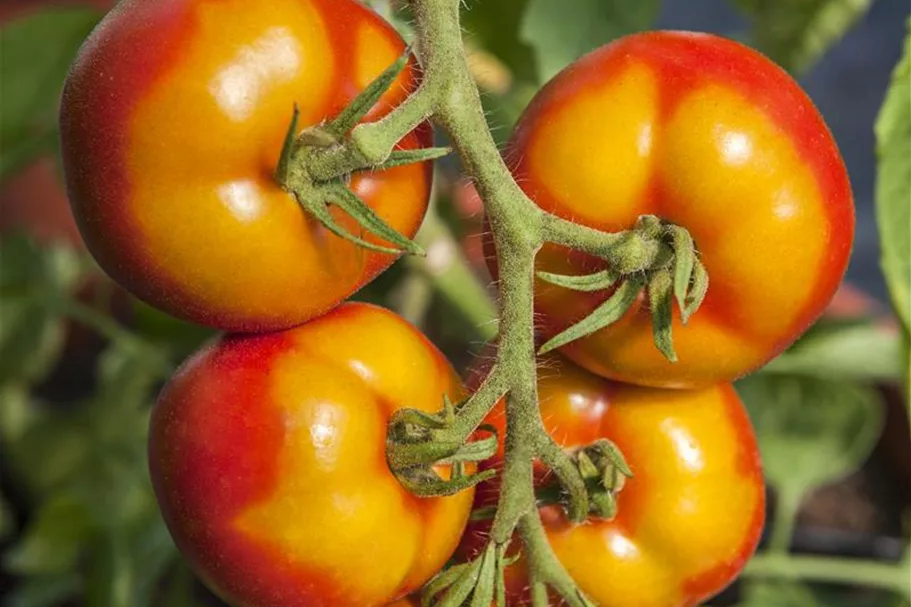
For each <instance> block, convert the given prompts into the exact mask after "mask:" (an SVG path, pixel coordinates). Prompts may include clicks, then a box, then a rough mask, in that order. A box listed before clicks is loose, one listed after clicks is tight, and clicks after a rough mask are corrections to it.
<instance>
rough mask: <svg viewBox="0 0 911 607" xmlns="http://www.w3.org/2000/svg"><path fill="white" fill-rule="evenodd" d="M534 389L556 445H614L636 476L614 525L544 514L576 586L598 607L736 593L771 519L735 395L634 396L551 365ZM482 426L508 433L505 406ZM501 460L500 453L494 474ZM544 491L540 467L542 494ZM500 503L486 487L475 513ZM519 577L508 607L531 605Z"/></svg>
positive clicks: (474, 532)
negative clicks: (734, 584) (729, 589)
mask: <svg viewBox="0 0 911 607" xmlns="http://www.w3.org/2000/svg"><path fill="white" fill-rule="evenodd" d="M538 388H539V392H540V403H541V415H542V417H543V419H544V424H545V426H546V427H547V430H548V432H549V433H550V434H551V436H553V438H554V440H556V441H557V442H558V443H559V444H560V445H562V446H564V447H566V448H567V449H573V448H578V447H582V446H585V445H587V444H590V443H592V442H594V441H596V440H598V439H601V438H607V439H610V440H611V441H613V442H614V443H615V444H616V445H617V446H618V447H619V448H620V450H621V451H622V452H623V455H624V456H625V458H626V461H627V463H628V464H629V466H630V468H631V469H632V471H633V474H634V477H633V478H631V479H629V480H627V481H626V484H625V486H624V487H623V489H622V491H620V493H619V494H618V495H617V506H618V508H619V511H618V515H617V517H616V518H615V519H613V520H611V521H605V520H594V519H592V520H589V521H587V522H586V523H585V524H582V525H572V524H570V523H569V522H568V521H567V520H566V519H565V518H564V516H563V514H562V509H560V508H559V507H557V506H547V507H542V508H541V515H542V519H543V520H544V523H545V526H546V528H547V535H548V539H549V541H550V544H551V546H552V547H553V549H554V551H555V552H556V555H557V557H558V558H559V560H560V561H561V562H562V563H563V565H564V566H565V567H566V569H567V570H568V572H569V573H570V575H572V577H573V578H574V579H575V580H576V582H577V583H578V584H579V587H580V588H581V589H582V590H583V591H584V592H586V593H587V594H588V595H589V596H590V597H591V598H592V599H593V600H594V601H595V602H596V603H597V604H598V605H600V606H601V607H691V606H694V605H697V604H700V603H701V601H703V600H704V599H706V598H708V597H710V596H712V595H714V594H716V593H718V592H719V591H720V590H721V589H723V588H724V587H725V586H726V585H727V584H729V583H730V582H731V580H733V579H734V577H735V576H736V575H737V573H738V572H739V571H740V570H741V569H742V568H743V566H744V564H745V563H746V561H747V559H748V558H749V557H750V556H751V555H752V553H753V551H754V549H755V547H756V544H757V542H758V540H759V536H760V533H761V531H762V525H763V520H764V514H765V492H764V488H763V480H762V470H761V464H760V460H759V450H758V446H757V444H756V438H755V436H754V434H753V431H752V428H751V426H750V422H749V419H748V417H747V414H746V411H745V409H744V407H743V405H742V404H741V402H740V400H739V398H738V397H737V394H736V393H735V392H734V389H733V387H732V386H731V385H729V384H722V385H718V386H714V387H711V388H708V389H704V390H663V389H656V388H644V387H639V386H632V385H629V384H622V383H618V382H613V381H611V380H607V379H604V378H601V377H598V376H596V375H593V374H591V373H588V372H587V371H585V370H583V369H581V368H579V367H576V366H575V365H573V364H572V363H570V362H567V361H565V360H564V359H561V358H559V357H558V356H548V357H546V358H545V360H544V362H543V364H542V368H541V371H540V374H539V380H538ZM487 422H488V423H490V424H492V425H494V426H495V427H496V428H497V429H498V430H499V431H500V436H503V435H504V430H505V426H506V420H505V416H504V410H503V405H502V403H500V404H498V405H497V407H496V408H495V409H494V411H493V412H492V413H491V414H490V416H489V418H488V420H487ZM501 457H502V446H501V454H500V455H499V456H498V457H497V458H496V459H494V460H493V461H492V462H490V463H488V464H487V465H493V466H499V465H500V460H499V458H501ZM546 482H548V479H547V478H546V476H545V474H544V470H543V469H541V468H539V469H538V471H537V474H536V484H538V485H540V484H543V483H546ZM496 499H497V489H496V487H495V485H494V484H493V483H489V484H487V485H482V486H481V487H479V489H478V492H477V498H476V502H477V504H476V505H477V506H478V507H484V506H490V505H493V504H495V503H496ZM488 530H489V522H488V523H472V524H471V526H470V527H469V530H468V532H467V533H466V537H465V539H464V540H463V546H462V548H461V550H460V552H461V553H463V555H465V556H470V555H471V554H472V553H474V552H476V551H477V549H478V547H479V546H483V542H484V541H486V534H487V531H488ZM517 542H518V540H516V543H517ZM523 567H524V564H522V563H519V564H517V565H515V566H514V567H513V568H511V569H509V570H508V571H507V576H508V584H509V588H510V590H509V592H510V593H511V596H512V599H511V604H525V600H526V599H525V598H523V597H522V590H523V589H524V588H525V587H526V584H527V582H526V578H525V575H524V569H523ZM526 598H527V597H526Z"/></svg>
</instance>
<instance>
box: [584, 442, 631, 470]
mask: <svg viewBox="0 0 911 607" xmlns="http://www.w3.org/2000/svg"><path fill="white" fill-rule="evenodd" d="M588 449H589V450H592V451H594V452H595V453H597V454H599V455H600V456H601V457H603V458H605V459H606V460H607V461H609V462H610V463H611V464H612V465H613V466H614V467H616V469H617V470H618V471H619V472H620V473H621V474H623V475H624V476H626V477H627V478H633V471H632V469H630V467H629V464H627V463H626V458H625V457H623V452H622V451H620V447H618V446H617V445H616V444H615V443H614V442H613V441H610V440H608V439H606V438H600V439H598V440H596V441H595V442H594V443H592V444H591V445H589V446H588Z"/></svg>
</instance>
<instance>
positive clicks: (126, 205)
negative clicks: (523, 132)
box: [61, 0, 431, 331]
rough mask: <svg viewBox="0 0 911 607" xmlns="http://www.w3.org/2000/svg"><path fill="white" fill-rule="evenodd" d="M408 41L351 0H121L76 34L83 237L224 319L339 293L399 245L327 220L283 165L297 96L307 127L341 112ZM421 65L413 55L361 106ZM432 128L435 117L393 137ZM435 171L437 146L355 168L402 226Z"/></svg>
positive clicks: (176, 302) (68, 125)
mask: <svg viewBox="0 0 911 607" xmlns="http://www.w3.org/2000/svg"><path fill="white" fill-rule="evenodd" d="M404 48H405V46H404V43H403V41H402V40H401V38H400V37H399V36H398V34H397V33H396V32H395V31H394V30H393V29H392V27H391V26H390V25H389V24H387V23H386V22H385V21H383V20H382V19H381V18H380V17H379V16H378V15H376V14H375V13H373V12H372V11H370V10H369V9H368V8H366V7H364V6H363V5H362V4H360V3H359V2H356V1H354V0H274V1H271V0H270V2H250V1H249V0H218V1H213V0H157V1H155V2H149V1H147V0H124V1H123V2H121V3H120V4H119V5H118V6H117V8H116V9H114V10H113V11H112V12H111V13H109V14H108V15H107V17H106V18H105V19H104V20H103V21H102V23H101V24H100V25H99V27H98V28H97V29H96V30H95V31H94V32H93V34H92V35H91V36H90V37H89V39H88V41H87V42H86V44H85V45H84V46H83V48H82V50H81V51H80V53H79V56H78V57H77V59H76V61H75V63H74V65H73V68H72V71H71V73H70V75H69V78H68V80H67V83H66V87H65V90H64V95H63V102H62V109H61V137H62V144H63V145H62V149H63V161H64V168H65V173H66V182H67V187H68V191H69V195H70V200H71V203H72V206H73V210H74V214H75V216H76V219H77V222H78V225H79V228H80V230H81V232H82V235H83V237H84V239H85V242H86V244H87V245H88V248H89V250H90V251H91V252H92V254H93V255H94V256H95V258H96V259H97V260H98V262H99V264H100V265H101V266H102V268H104V269H105V271H107V272H108V273H109V274H110V275H111V276H112V277H113V278H114V279H115V280H117V281H118V282H120V283H121V284H122V285H123V286H124V287H126V288H127V289H128V290H129V291H131V292H133V293H134V294H135V295H137V296H138V297H140V298H141V299H143V300H145V301H146V302H148V303H150V304H152V305H153V306H156V307H158V308H160V309H162V310H164V311H166V312H169V313H171V314H173V315H175V316H178V317H181V318H184V319H187V320H191V321H194V322H198V323H202V324H206V325H210V326H214V327H217V328H221V329H227V330H241V331H263V330H274V329H281V328H287V327H291V326H294V325H296V324H300V323H301V322H304V321H306V320H308V319H309V318H312V317H314V316H317V315H319V314H321V313H323V312H325V311H326V310H328V309H330V308H332V307H334V306H335V305H337V304H338V303H340V302H341V301H342V300H344V299H345V298H346V297H348V296H349V295H351V294H352V293H354V292H355V291H357V289H359V288H360V287H361V286H363V285H364V284H365V283H367V282H368V281H370V280H371V279H372V278H374V277H375V276H376V275H377V274H378V273H379V272H381V271H382V270H383V269H385V268H386V267H388V266H389V264H391V263H392V262H393V261H394V259H395V258H394V256H391V255H387V254H384V253H377V252H372V251H368V250H365V249H363V248H361V247H359V246H357V245H355V244H353V243H351V242H348V241H345V240H343V239H341V238H338V237H336V236H335V235H332V234H331V233H329V232H328V231H327V230H325V228H323V227H322V226H321V225H320V224H319V223H317V222H315V221H314V220H312V219H311V218H309V217H308V216H307V214H306V213H305V212H304V211H302V209H301V208H300V207H299V205H298V204H297V203H296V201H295V200H294V198H293V197H292V195H291V194H289V193H288V192H285V191H284V190H282V188H281V187H280V186H279V184H278V183H277V182H276V180H275V178H274V176H273V174H274V171H275V167H276V164H277V161H278V158H279V154H280V151H281V148H282V142H283V140H284V137H285V133H286V131H287V129H288V125H289V122H290V120H291V113H292V108H293V107H294V105H295V104H297V106H298V108H299V109H300V119H301V120H300V126H301V128H304V127H306V126H308V125H314V124H318V123H319V122H321V121H323V120H324V119H326V118H329V117H332V116H334V115H336V114H337V113H338V112H339V111H341V110H342V109H343V108H344V107H345V105H346V104H347V103H348V102H349V101H350V100H352V99H353V98H354V97H355V96H356V95H357V94H358V92H360V91H361V90H363V89H364V88H365V87H366V86H367V85H368V84H369V83H370V82H371V81H372V80H373V79H374V78H375V77H376V76H378V75H379V74H380V73H381V72H382V71H383V70H384V69H385V68H386V67H388V66H389V65H390V64H392V63H393V62H394V61H395V59H396V58H398V57H399V56H400V55H401V53H403V52H404ZM417 79H418V74H417V69H416V67H415V65H414V63H412V64H411V65H410V66H409V67H408V68H407V69H406V70H405V71H404V72H403V74H402V75H401V76H400V79H399V81H397V82H396V83H394V84H393V85H392V86H391V87H390V89H389V91H388V92H387V94H386V95H385V96H384V97H383V98H382V99H381V100H380V102H379V103H378V104H377V105H376V107H374V108H373V109H372V111H371V113H370V114H369V115H368V119H370V120H374V119H376V118H378V117H380V116H382V115H383V114H385V113H386V112H388V111H389V110H390V109H391V108H392V107H394V106H395V105H396V104H398V103H399V102H401V101H402V100H403V99H404V98H405V96H406V95H407V94H408V93H409V92H410V91H412V90H413V89H414V87H415V86H416V82H417ZM430 135H431V133H430V129H429V127H426V125H425V126H422V127H419V128H418V129H417V130H415V131H414V132H412V133H410V134H409V135H407V136H406V137H405V138H404V139H403V141H402V142H401V144H400V145H402V146H403V147H406V148H414V147H419V146H423V145H427V144H429V143H430ZM430 185H431V172H430V165H429V163H423V164H416V165H409V166H404V167H397V168H395V169H391V170H388V171H382V172H371V173H360V174H357V175H355V176H354V177H353V179H352V181H351V188H352V190H353V191H354V192H355V193H357V194H358V195H359V196H360V197H361V198H362V199H363V200H364V201H365V202H366V203H367V204H368V205H369V206H370V207H371V208H373V210H374V211H376V213H377V214H378V215H379V216H380V217H382V218H383V219H384V220H385V221H386V222H387V223H388V224H389V225H390V226H391V227H393V228H394V229H396V230H397V231H398V232H400V233H402V234H405V235H407V236H413V235H414V233H415V232H416V231H417V229H418V227H419V225H420V223H421V221H422V219H423V216H424V212H425V210H426V205H427V200H428V196H429V192H430ZM333 212H335V211H334V210H333ZM337 219H338V221H339V222H340V223H341V224H342V225H343V226H344V227H346V228H347V229H348V230H349V231H353V232H355V233H359V231H360V228H359V227H358V226H357V225H356V224H355V223H354V221H353V220H352V219H351V218H350V217H347V216H344V215H343V214H341V213H339V214H338V216H337ZM363 236H364V238H365V239H367V240H371V241H372V242H375V243H381V241H380V240H379V239H378V238H375V237H374V236H372V235H368V234H364V235H363Z"/></svg>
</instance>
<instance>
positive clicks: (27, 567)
mask: <svg viewBox="0 0 911 607" xmlns="http://www.w3.org/2000/svg"><path fill="white" fill-rule="evenodd" d="M91 530H92V523H91V517H90V515H89V513H88V511H87V509H86V507H85V504H84V503H83V502H82V501H81V500H79V499H77V498H75V497H74V496H73V495H71V494H60V495H57V496H55V497H54V498H53V499H51V500H48V501H46V502H45V503H44V504H42V506H41V508H40V509H39V510H38V513H37V514H36V515H35V518H34V520H33V521H32V522H31V523H30V524H29V526H28V528H27V529H26V531H25V533H24V534H23V537H22V538H21V539H20V541H19V542H18V543H17V544H16V545H14V546H13V547H12V548H11V549H10V550H8V551H7V552H6V554H5V555H4V558H3V564H4V566H5V567H6V568H7V569H8V570H9V571H12V572H14V573H18V574H20V575H47V574H58V573H60V574H62V573H66V572H67V571H71V570H72V569H73V568H74V567H75V565H76V560H77V558H78V557H79V552H80V550H81V548H82V542H84V541H85V540H86V539H87V538H88V537H89V535H90V533H91Z"/></svg>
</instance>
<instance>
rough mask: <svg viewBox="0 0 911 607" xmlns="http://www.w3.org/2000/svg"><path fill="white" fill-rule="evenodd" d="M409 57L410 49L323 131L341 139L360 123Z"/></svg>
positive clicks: (402, 68)
mask: <svg viewBox="0 0 911 607" xmlns="http://www.w3.org/2000/svg"><path fill="white" fill-rule="evenodd" d="M410 57H411V48H407V49H405V52H404V53H403V54H402V55H401V56H400V57H399V58H398V59H396V61H395V63H393V64H392V65H390V66H389V67H387V68H386V69H385V71H383V73H382V74H380V75H379V76H377V78H376V79H375V80H373V82H371V83H370V84H368V85H367V88H365V89H364V90H363V91H361V92H360V93H359V94H358V96H357V97H355V98H354V99H353V100H352V101H351V103H349V104H348V105H347V106H346V107H345V109H344V110H342V111H341V113H340V114H339V115H338V116H336V117H335V118H333V119H332V120H331V121H330V122H329V123H328V124H326V126H325V129H326V130H327V131H329V132H330V133H332V134H333V135H335V136H337V137H339V138H341V137H344V136H345V135H347V134H348V132H349V131H351V129H353V128H354V127H355V125H356V124H357V123H358V122H360V121H361V118H363V117H364V116H366V115H367V112H369V111H370V108H372V107H373V106H374V105H376V103H377V101H379V100H380V98H381V97H382V96H383V93H385V92H386V91H388V90H389V87H390V86H392V83H393V82H395V79H396V78H398V77H399V74H401V73H402V71H403V70H404V69H405V66H406V65H408V59H409V58H410Z"/></svg>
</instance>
